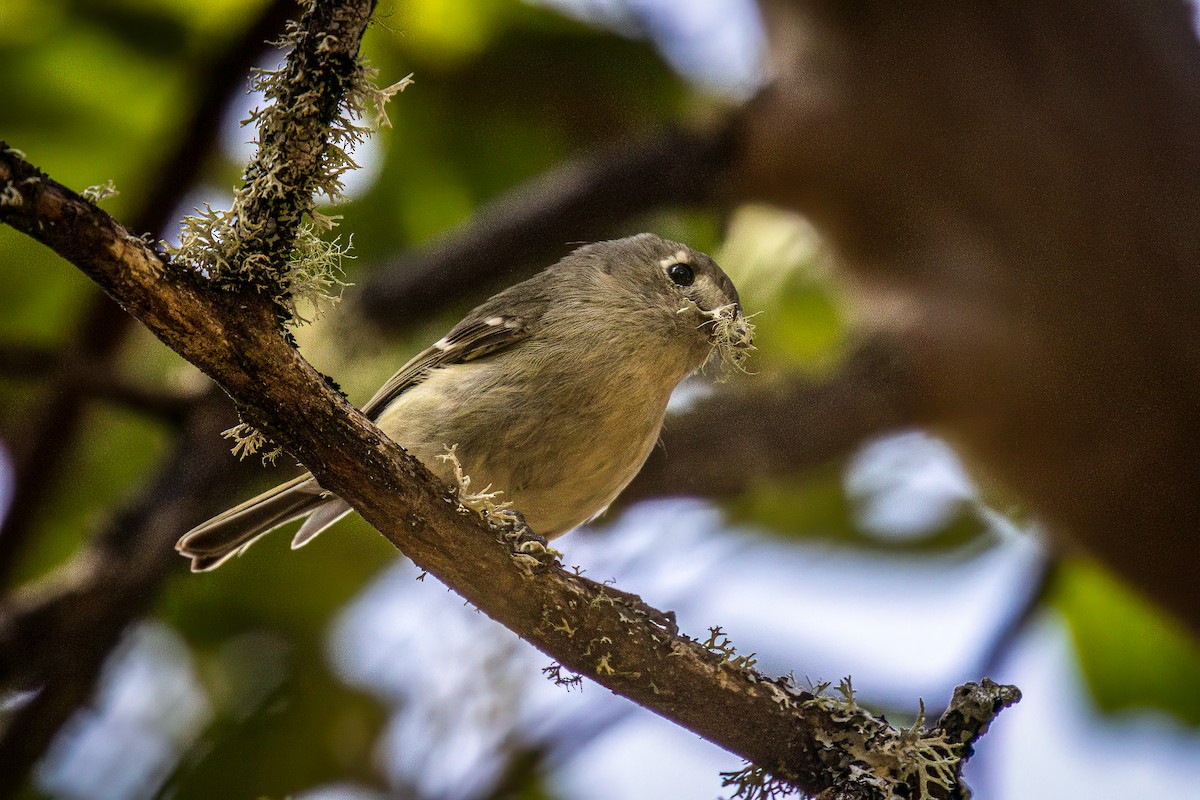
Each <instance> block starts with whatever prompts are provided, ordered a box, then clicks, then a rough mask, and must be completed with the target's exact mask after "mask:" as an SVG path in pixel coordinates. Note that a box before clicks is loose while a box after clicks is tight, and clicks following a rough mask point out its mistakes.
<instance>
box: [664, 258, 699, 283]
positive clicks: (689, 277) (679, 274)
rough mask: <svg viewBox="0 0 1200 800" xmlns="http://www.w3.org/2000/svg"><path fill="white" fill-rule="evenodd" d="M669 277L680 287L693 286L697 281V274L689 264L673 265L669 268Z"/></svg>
mask: <svg viewBox="0 0 1200 800" xmlns="http://www.w3.org/2000/svg"><path fill="white" fill-rule="evenodd" d="M667 277H668V278H670V279H671V280H672V281H674V282H675V283H677V284H678V285H680V286H691V285H692V282H693V281H695V280H696V273H695V272H694V271H692V268H691V267H690V266H688V265H687V264H682V263H680V264H672V265H671V266H669V267H667Z"/></svg>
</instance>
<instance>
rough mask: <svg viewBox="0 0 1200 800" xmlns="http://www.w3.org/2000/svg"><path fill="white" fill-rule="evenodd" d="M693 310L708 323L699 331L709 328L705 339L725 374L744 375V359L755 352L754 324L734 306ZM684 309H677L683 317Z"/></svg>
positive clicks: (696, 307)
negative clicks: (741, 373) (709, 343)
mask: <svg viewBox="0 0 1200 800" xmlns="http://www.w3.org/2000/svg"><path fill="white" fill-rule="evenodd" d="M693 307H694V308H695V309H696V310H697V311H699V312H700V313H701V314H703V315H704V316H705V317H707V318H708V320H707V321H706V322H704V323H702V324H701V325H702V327H704V326H707V327H708V329H709V330H708V338H709V339H710V340H711V341H712V345H713V355H715V356H716V357H717V358H719V359H720V360H721V365H722V366H723V367H724V368H725V369H726V370H737V371H739V372H745V371H746V368H745V367H744V366H743V364H745V362H746V359H747V358H749V357H750V353H751V351H753V350H754V324H753V323H752V322H750V320H748V319H746V317H745V316H744V315H743V314H742V308H741V306H740V305H738V304H737V303H728V304H726V305H723V306H718V307H717V308H714V309H712V310H711V311H709V310H705V309H703V308H700V306H698V305H695V304H693ZM685 310H687V309H680V312H681V313H682V312H683V311H685Z"/></svg>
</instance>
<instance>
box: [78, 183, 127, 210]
mask: <svg viewBox="0 0 1200 800" xmlns="http://www.w3.org/2000/svg"><path fill="white" fill-rule="evenodd" d="M120 193H121V192H120V191H119V190H118V189H117V185H116V184H115V183H113V179H112V178H109V179H108V180H107V181H105V182H104V183H100V184H97V185H95V186H89V187H87V188H86V189H84V190H83V191H82V192H80V193H79V196H80V197H82V198H83V199H84V200H87V201H88V202H89V203H92V204H95V203H99V202H100V201H101V200H107V199H108V198H110V197H116V196H117V195H119V194H120Z"/></svg>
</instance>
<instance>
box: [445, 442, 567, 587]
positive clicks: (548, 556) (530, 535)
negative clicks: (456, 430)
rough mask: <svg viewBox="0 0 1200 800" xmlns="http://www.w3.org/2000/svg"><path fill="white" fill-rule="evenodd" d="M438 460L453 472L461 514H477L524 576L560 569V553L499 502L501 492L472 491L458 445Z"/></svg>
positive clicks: (505, 502)
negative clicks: (508, 552)
mask: <svg viewBox="0 0 1200 800" xmlns="http://www.w3.org/2000/svg"><path fill="white" fill-rule="evenodd" d="M437 458H438V460H440V461H445V462H447V463H449V464H450V466H451V468H452V469H453V470H454V481H455V485H456V487H455V488H456V493H455V494H456V497H457V499H458V504H459V508H460V509H461V510H462V512H463V513H474V514H476V515H477V516H479V517H480V518H481V519H483V521H484V522H485V523H487V526H488V527H489V528H491V529H492V530H494V531H496V532H497V533H498V534H499V536H498V537H497V538H498V539H499V540H500V541H501V542H502V543H504V544H505V545H506V546H507V547H508V548H509V551H510V556H511V558H512V560H513V563H515V564H516V565H517V566H518V567H519V568H520V569H521V571H522V572H523V573H524V574H525V575H532V574H533V573H534V571H536V570H537V569H538V568H539V567H544V566H560V565H559V562H558V559H559V557H560V556H562V553H560V552H559V551H558V550H555V549H554V548H552V547H549V546H547V544H546V541H545V540H544V539H543V538H541V537H540V536H537V535H536V534H535V533H534V532H533V531H531V530H530V529H529V526H528V525H527V524H526V523H525V519H524V518H523V517H522V516H521V514H520V512H518V511H517V510H516V509H515V508H513V504H512V502H511V501H508V500H501V499H500V497H501V496H502V495H503V494H504V492H503V491H501V490H498V489H497V490H493V489H492V486H491V484H488V485H487V486H485V487H484V488H483V489H482V490H480V491H476V490H473V489H472V488H471V476H470V475H467V474H466V472H465V471H464V470H463V467H462V463H461V462H460V461H459V460H458V445H457V444H455V445H452V446H447V447H446V449H445V452H443V453H439V454H438V456H437Z"/></svg>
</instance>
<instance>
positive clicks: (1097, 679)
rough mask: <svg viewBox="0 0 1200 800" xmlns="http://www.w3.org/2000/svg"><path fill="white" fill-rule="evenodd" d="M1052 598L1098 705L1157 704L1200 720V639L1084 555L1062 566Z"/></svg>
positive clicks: (1196, 721) (1191, 720)
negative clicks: (1073, 643)
mask: <svg viewBox="0 0 1200 800" xmlns="http://www.w3.org/2000/svg"><path fill="white" fill-rule="evenodd" d="M1051 602H1052V603H1053V604H1054V606H1055V607H1056V608H1057V609H1058V610H1059V611H1061V612H1062V613H1063V615H1064V616H1065V617H1066V620H1067V625H1068V626H1069V627H1070V629H1071V635H1072V637H1073V638H1074V640H1075V649H1076V654H1077V655H1078V657H1079V662H1080V665H1081V666H1082V668H1083V674H1084V676H1085V677H1086V678H1087V683H1088V686H1089V688H1090V689H1091V692H1092V696H1093V697H1094V698H1095V700H1096V704H1097V705H1098V706H1099V707H1100V708H1101V709H1102V710H1104V711H1131V710H1140V709H1145V708H1161V709H1165V710H1168V711H1170V712H1171V713H1173V714H1175V715H1177V716H1178V717H1179V718H1180V719H1182V720H1184V721H1186V722H1188V723H1190V724H1192V725H1200V692H1197V691H1196V687H1197V686H1200V644H1197V642H1196V640H1195V639H1194V638H1193V637H1191V636H1190V635H1189V634H1188V632H1187V631H1186V630H1184V628H1183V627H1182V626H1180V625H1179V624H1178V623H1177V622H1175V620H1173V619H1170V618H1169V617H1167V616H1166V615H1165V614H1164V613H1163V612H1162V610H1160V609H1158V608H1156V607H1155V606H1154V605H1152V604H1151V603H1149V602H1147V601H1146V600H1145V599H1143V598H1142V597H1141V596H1139V595H1138V594H1136V593H1135V592H1133V591H1132V590H1131V589H1129V588H1128V587H1126V586H1125V585H1123V584H1122V583H1120V582H1119V581H1117V580H1116V579H1115V578H1114V577H1113V576H1112V575H1111V574H1110V573H1109V572H1108V571H1107V570H1105V569H1104V568H1103V567H1101V566H1100V565H1099V564H1097V563H1096V562H1093V561H1085V560H1082V559H1075V560H1070V561H1067V562H1066V563H1064V564H1063V565H1062V567H1061V570H1060V574H1059V576H1058V578H1057V579H1056V580H1055V583H1054V587H1053V592H1052V594H1051Z"/></svg>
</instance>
